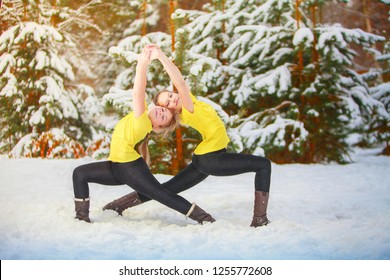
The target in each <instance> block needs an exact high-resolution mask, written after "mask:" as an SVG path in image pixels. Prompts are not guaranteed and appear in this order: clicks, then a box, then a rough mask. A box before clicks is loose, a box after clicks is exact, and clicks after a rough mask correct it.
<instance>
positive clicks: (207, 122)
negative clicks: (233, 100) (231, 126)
mask: <svg viewBox="0 0 390 280" xmlns="http://www.w3.org/2000/svg"><path fill="white" fill-rule="evenodd" d="M191 99H192V102H193V103H194V112H193V113H191V112H189V111H188V110H187V109H185V108H183V109H182V112H181V114H180V121H181V123H182V124H185V125H188V126H190V127H192V128H194V129H196V130H197V131H198V132H199V133H200V134H201V135H202V139H203V141H202V142H201V143H200V144H199V145H198V146H197V147H196V149H195V151H194V154H195V155H203V154H207V153H211V152H215V151H218V150H221V149H224V148H226V147H227V144H228V143H229V142H230V140H229V137H228V135H227V133H226V128H225V125H224V123H223V122H222V120H221V118H220V117H219V116H218V114H217V112H216V111H215V110H214V108H213V107H212V106H210V105H209V104H207V103H205V102H202V101H199V100H198V99H196V98H195V96H193V95H192V94H191Z"/></svg>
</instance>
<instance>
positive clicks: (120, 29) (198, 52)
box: [0, 0, 390, 174]
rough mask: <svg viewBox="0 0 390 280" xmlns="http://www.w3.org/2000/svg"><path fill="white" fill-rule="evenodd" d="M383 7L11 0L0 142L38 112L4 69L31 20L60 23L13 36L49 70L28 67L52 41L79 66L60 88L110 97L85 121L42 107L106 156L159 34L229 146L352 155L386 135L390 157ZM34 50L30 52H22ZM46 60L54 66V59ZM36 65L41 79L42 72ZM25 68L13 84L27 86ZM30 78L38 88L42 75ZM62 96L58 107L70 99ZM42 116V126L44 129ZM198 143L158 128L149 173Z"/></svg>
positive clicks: (290, 1)
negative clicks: (28, 41) (138, 70)
mask: <svg viewBox="0 0 390 280" xmlns="http://www.w3.org/2000/svg"><path fill="white" fill-rule="evenodd" d="M388 5H389V2H388V1H387V0H364V1H356V0H350V1H347V0H345V1H341V0H340V1H336V0H332V1H331V0H305V1H303V0H257V1H256V0H239V1H230V0H214V1H168V0H160V1H147V0H138V1H126V0H118V1H114V0H108V1H99V0H94V1H85V0H82V1H70V0H68V1H65V0H64V1H58V0H57V1H55V0H52V1H49V0H41V1H4V3H3V7H2V9H1V16H2V19H5V20H2V22H1V26H0V27H1V32H2V35H1V36H2V40H1V41H0V44H1V46H2V47H1V49H0V51H1V57H0V71H3V72H2V80H1V81H2V82H1V88H0V89H1V90H2V94H1V95H0V98H1V102H2V104H4V105H2V106H3V107H2V108H1V109H2V116H3V117H2V118H1V125H2V127H3V126H4V129H2V131H4V130H5V131H8V132H6V133H3V134H2V135H3V136H2V140H1V147H2V152H3V153H6V152H8V151H10V150H11V149H12V148H14V147H15V145H16V143H18V142H19V141H20V139H21V138H22V136H23V135H26V134H28V133H32V131H33V130H34V129H32V128H31V125H30V124H28V125H27V123H30V122H31V117H30V118H29V119H27V120H28V121H24V122H23V121H18V120H19V119H21V118H22V116H21V115H20V114H19V115H18V113H17V112H18V110H21V106H20V105H19V103H20V101H18V97H17V95H16V94H13V93H12V91H8V90H9V89H10V88H11V87H10V86H9V85H11V84H12V83H11V81H12V78H10V77H11V76H10V74H9V73H14V72H13V71H15V69H16V68H15V67H11V66H10V65H12V59H11V58H10V56H9V54H10V51H9V47H10V46H11V45H10V44H9V43H8V41H9V40H8V41H7V40H5V39H4V38H5V35H4V34H5V33H6V34H10V31H9V30H16V29H15V27H16V26H18V25H20V24H22V23H24V22H27V21H28V22H35V23H38V24H41V25H44V26H45V28H49V27H50V28H53V29H54V30H56V32H58V33H59V34H60V35H61V36H62V37H63V38H64V39H63V40H62V41H61V40H60V41H55V40H54V39H52V40H51V41H52V42H53V43H51V44H52V45H50V46H48V45H47V43H45V44H46V45H45V44H44V43H43V41H41V42H40V43H38V44H37V46H36V47H35V49H31V51H28V50H27V49H23V48H22V47H21V46H19V47H16V44H15V46H14V47H13V48H14V49H19V53H20V56H21V57H23V59H21V60H20V61H24V62H25V63H28V65H31V66H30V68H31V69H30V70H29V71H30V72H31V71H32V72H31V73H34V71H38V70H39V71H40V72H42V70H43V69H39V67H38V68H37V67H36V65H37V64H35V66H33V65H34V64H33V63H32V61H33V59H34V57H35V56H34V55H36V53H38V51H39V50H44V49H45V48H48V49H54V50H55V51H51V53H58V54H60V55H59V58H61V59H62V60H65V61H66V62H67V63H68V64H69V69H71V72H72V73H73V77H72V76H69V75H68V76H66V75H64V74H63V75H62V76H61V79H62V80H60V81H61V83H60V89H61V90H60V91H61V92H62V94H61V96H62V95H63V97H61V98H64V97H65V96H67V95H70V92H72V94H75V93H74V92H77V91H76V90H75V88H79V89H80V88H82V89H84V93H83V94H81V93H77V94H76V95H77V96H79V98H81V99H79V100H85V98H88V97H90V100H92V99H91V98H96V97H98V98H101V99H102V103H103V104H104V105H105V114H104V115H102V114H100V113H99V114H100V116H99V117H98V118H96V117H95V118H94V117H93V114H92V115H91V116H89V119H88V120H87V121H85V120H86V118H85V117H84V118H79V119H80V120H82V121H81V123H75V121H74V120H73V119H74V117H75V116H76V115H74V116H73V119H72V118H71V119H72V121H66V122H67V123H69V124H68V125H66V126H60V125H59V123H64V122H65V121H64V120H61V121H60V122H59V121H57V122H56V121H55V118H54V117H49V118H46V117H45V122H46V121H47V119H50V118H51V119H52V120H51V121H50V123H53V124H56V125H53V127H58V128H59V131H62V132H64V133H65V134H66V135H69V137H70V138H69V139H73V140H74V141H77V143H78V144H79V146H81V147H83V150H84V154H85V153H87V154H92V155H93V156H94V157H96V158H104V157H106V156H107V154H108V149H109V143H110V132H111V131H112V129H113V127H114V125H115V123H116V121H117V120H118V119H119V118H121V117H122V116H123V115H124V114H126V113H127V112H129V110H131V105H130V104H131V88H132V82H133V78H134V73H135V72H134V67H135V62H136V54H137V53H138V52H139V51H140V50H141V48H142V47H143V46H144V45H145V44H147V43H151V42H153V43H157V44H159V45H160V46H161V47H162V49H163V50H164V51H165V52H166V53H167V54H168V56H170V57H171V59H172V60H174V62H175V64H176V65H178V67H179V68H180V69H181V71H182V73H183V75H184V76H185V78H186V80H187V82H188V83H189V85H190V87H191V90H192V92H193V93H194V94H195V95H197V96H199V98H201V99H202V100H204V101H205V102H209V103H210V104H212V106H214V108H216V110H217V111H218V113H219V114H220V116H221V117H222V119H223V120H224V122H225V123H226V126H227V129H228V133H229V136H230V138H231V140H232V142H231V144H230V146H229V149H231V150H235V151H237V152H245V153H253V154H259V155H265V156H267V157H269V158H270V159H271V160H273V161H274V162H278V163H286V162H303V163H311V162H330V161H335V162H339V163H344V162H349V161H350V159H349V151H350V149H351V148H352V147H353V146H355V145H360V146H362V147H371V146H373V145H381V146H383V147H384V149H383V153H384V154H389V95H390V89H389V88H390V87H389V75H388V73H389V55H388V54H389V35H388V32H389V24H388V23H389V14H388ZM13 28H14V29H13ZM50 30H51V29H50ZM14 34H15V36H18V35H17V34H16V33H14ZM49 41H50V40H49ZM65 42H69V43H65ZM70 46H72V47H70ZM7 48H8V49H7ZM14 52H16V51H14ZM28 53H30V56H31V58H25V56H27V54H28ZM46 53H50V51H46ZM19 63H20V62H19ZM3 65H7V66H3ZM7 69H8V70H7ZM45 71H46V72H50V71H49V68H48V67H46V69H45ZM46 72H45V74H44V75H45V76H51V77H52V76H53V75H50V74H49V75H48V74H46ZM53 72H58V71H55V70H53ZM4 73H7V75H4ZM31 75H33V76H34V77H39V78H38V80H39V79H41V77H40V76H39V75H43V74H39V75H38V76H37V75H36V73H34V74H30V76H31ZM14 76H15V75H14ZM15 77H16V76H15ZM21 77H22V76H18V77H17V78H15V79H14V81H18V82H19V83H20V81H22V79H21ZM34 79H35V78H34ZM57 80H58V79H57ZM23 84H24V85H28V86H30V87H32V88H33V89H34V90H35V91H36V88H38V84H36V81H34V82H30V80H28V82H23ZM41 84H42V82H41ZM6 85H8V86H6ZM19 87H20V89H19V90H18V92H19V95H20V94H22V95H23V94H25V93H27V92H29V88H28V87H27V86H26V87H25V88H23V87H21V86H19ZM41 87H42V86H41ZM165 88H169V89H173V86H172V84H171V83H170V81H169V77H168V76H167V74H166V73H165V71H164V70H163V69H162V67H161V65H160V64H159V63H158V62H153V63H152V64H151V66H150V71H149V74H148V88H147V92H148V95H149V96H150V97H152V96H153V95H154V94H156V93H157V92H158V91H160V90H162V89H165ZM86 89H88V90H87V91H86ZM173 90H174V89H173ZM41 91H42V92H46V93H47V90H46V91H45V89H41ZM85 91H86V92H88V94H87V93H86V92H85ZM41 95H44V94H41ZM20 96H21V95H20ZM20 96H19V97H20ZM19 99H20V100H22V99H23V98H19ZM32 99H35V101H34V102H35V103H40V102H39V98H38V99H37V98H32ZM73 99H74V98H73ZM73 99H72V100H73ZM5 100H7V101H5ZM43 100H44V99H42V102H43ZM94 100H95V99H94ZM7 102H8V103H7ZM18 102H19V103H18ZM72 102H73V103H72V104H75V108H77V110H79V111H78V114H79V115H80V116H81V115H83V114H84V113H83V111H82V110H81V109H79V108H81V106H80V105H77V104H78V102H79V103H80V104H81V103H83V102H82V101H77V102H75V101H72ZM94 102H96V101H94ZM58 104H59V105H57V109H56V110H59V111H61V110H64V108H66V107H64V106H63V105H61V103H58ZM66 104H69V103H68V102H67V103H66ZM83 104H84V105H85V104H88V103H85V102H84V103H83ZM18 106H19V107H18ZM46 107H48V106H46ZM92 107H93V108H99V105H97V104H96V105H92ZM37 108H39V106H38V107H37ZM22 110H24V109H22ZM34 110H35V111H34ZM34 110H32V111H31V112H36V111H39V110H38V109H34ZM80 110H81V111H80ZM99 110H100V109H99ZM99 110H89V112H90V113H91V112H94V111H96V112H99ZM87 111H88V110H87ZM42 112H43V113H42V115H43V116H46V115H50V114H49V113H46V111H42ZM47 112H49V111H47ZM45 114H46V115H45ZM62 114H63V115H65V113H64V112H62ZM30 115H31V116H32V115H33V114H30ZM52 115H53V114H52ZM52 115H50V116H52ZM95 115H96V114H95ZM36 117H37V116H36ZM38 119H39V118H38V117H37V118H34V120H35V122H37V123H39V124H40V127H41V128H40V131H41V132H42V133H43V132H44V131H47V129H46V127H48V126H47V125H43V123H42V121H41V122H39V121H37V120H38ZM84 121H85V122H84ZM84 123H85V124H87V125H86V126H84ZM93 124H95V125H93ZM29 125H30V127H29ZM101 125H104V126H105V127H106V129H105V130H102V129H101ZM17 126H20V128H15V127H17ZM11 127H12V128H11ZM43 127H44V128H43ZM76 128H77V129H76ZM87 128H92V129H91V130H88V129H87ZM17 129H19V130H20V132H19V134H17V135H18V136H17V137H15V136H13V137H10V133H9V131H13V130H17ZM23 131H26V132H23ZM71 131H72V133H70V132H71ZM76 132H77V133H76ZM4 135H7V137H5V136H4ZM4 139H8V140H4ZM10 139H12V141H11V140H10ZM69 141H70V140H69ZM199 141H200V137H199V134H198V133H197V132H195V131H194V130H191V129H189V128H186V127H182V128H181V129H179V130H177V131H176V133H174V134H173V135H172V136H171V137H170V138H168V139H167V140H164V141H161V139H159V138H156V137H155V136H152V137H151V138H150V140H149V146H150V148H151V151H152V165H151V167H152V170H153V171H154V172H159V173H169V174H174V173H176V172H177V171H178V170H180V169H181V168H182V167H184V166H185V165H186V164H188V162H189V161H190V160H191V155H192V151H193V149H194V147H195V146H196V144H197V143H198V142H199ZM24 142H26V141H24ZM18 151H19V150H18ZM85 151H87V152H85ZM19 152H20V151H19ZM14 154H17V153H14ZM73 156H74V155H73Z"/></svg>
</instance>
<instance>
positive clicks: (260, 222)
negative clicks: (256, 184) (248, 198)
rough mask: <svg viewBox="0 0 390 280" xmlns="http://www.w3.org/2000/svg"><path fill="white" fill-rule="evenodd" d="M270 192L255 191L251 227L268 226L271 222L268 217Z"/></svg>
mask: <svg viewBox="0 0 390 280" xmlns="http://www.w3.org/2000/svg"><path fill="white" fill-rule="evenodd" d="M268 198H269V193H267V192H259V191H255V206H254V208H253V220H252V223H251V227H261V226H266V225H267V224H269V223H270V221H269V220H268V218H267V207H268Z"/></svg>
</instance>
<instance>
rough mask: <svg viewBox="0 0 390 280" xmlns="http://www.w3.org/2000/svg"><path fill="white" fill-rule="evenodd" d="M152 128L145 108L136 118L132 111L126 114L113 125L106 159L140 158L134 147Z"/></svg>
mask: <svg viewBox="0 0 390 280" xmlns="http://www.w3.org/2000/svg"><path fill="white" fill-rule="evenodd" d="M152 129H153V128H152V123H151V121H150V119H149V117H148V113H147V112H146V110H145V112H144V113H143V114H142V115H141V116H139V117H138V118H135V117H134V112H131V113H129V114H128V115H126V116H125V117H124V118H122V119H121V120H120V121H119V122H118V123H117V124H116V126H115V129H114V132H113V134H112V138H111V147H110V156H109V157H108V160H111V161H113V162H130V161H134V160H136V159H138V158H140V157H141V155H140V154H139V153H138V152H137V151H136V150H135V149H134V147H135V145H136V144H137V143H138V142H140V141H141V140H143V139H144V138H145V137H146V135H147V134H148V133H149V132H150V131H152Z"/></svg>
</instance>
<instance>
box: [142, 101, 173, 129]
mask: <svg viewBox="0 0 390 280" xmlns="http://www.w3.org/2000/svg"><path fill="white" fill-rule="evenodd" d="M148 116H149V119H150V121H151V122H152V126H153V130H158V129H160V128H164V127H167V126H169V124H170V123H171V121H172V118H173V114H172V112H171V111H169V110H168V109H167V108H164V107H161V106H155V107H153V108H152V109H150V110H149V112H148Z"/></svg>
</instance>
